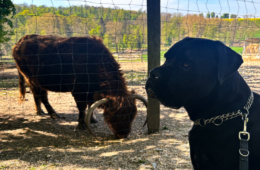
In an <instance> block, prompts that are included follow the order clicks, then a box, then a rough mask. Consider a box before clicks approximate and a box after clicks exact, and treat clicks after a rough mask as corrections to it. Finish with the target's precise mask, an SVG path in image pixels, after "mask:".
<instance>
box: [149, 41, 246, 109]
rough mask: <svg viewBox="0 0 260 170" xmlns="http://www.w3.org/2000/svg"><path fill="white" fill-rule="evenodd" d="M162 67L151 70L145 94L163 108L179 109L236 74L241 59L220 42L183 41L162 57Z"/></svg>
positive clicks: (207, 93) (202, 96) (198, 99)
mask: <svg viewBox="0 0 260 170" xmlns="http://www.w3.org/2000/svg"><path fill="white" fill-rule="evenodd" d="M165 58H166V61H165V63H164V64H163V65H162V66H160V67H157V68H155V69H153V70H152V71H151V72H150V77H149V79H148V81H147V84H146V90H147V93H148V94H149V95H150V96H152V97H155V98H157V99H158V100H160V102H161V103H162V104H164V105H165V106H169V107H172V108H180V107H182V106H185V105H187V104H190V103H193V101H200V100H201V99H203V98H205V97H206V96H207V95H209V94H210V93H211V92H212V91H213V90H214V88H215V87H216V86H217V85H218V86H219V85H220V86H221V85H223V84H224V83H225V82H226V81H228V80H229V79H230V77H232V75H233V74H234V73H235V72H237V69H238V68H239V66H240V65H241V64H242V62H243V60H242V57H241V56H240V55H239V54H237V53H236V52H234V51H233V50H231V49H230V48H229V47H227V46H225V45H224V44H223V43H221V42H219V41H212V40H208V39H200V38H185V39H183V40H181V41H179V42H178V43H176V44H175V45H174V46H173V47H171V48H170V49H169V50H168V51H167V52H166V53H165Z"/></svg>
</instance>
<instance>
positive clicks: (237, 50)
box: [231, 47, 243, 54]
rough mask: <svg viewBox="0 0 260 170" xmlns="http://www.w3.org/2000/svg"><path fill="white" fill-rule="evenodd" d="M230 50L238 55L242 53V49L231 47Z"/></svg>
mask: <svg viewBox="0 0 260 170" xmlns="http://www.w3.org/2000/svg"><path fill="white" fill-rule="evenodd" d="M231 49H232V50H234V51H235V52H237V53H238V54H242V53H243V47H231Z"/></svg>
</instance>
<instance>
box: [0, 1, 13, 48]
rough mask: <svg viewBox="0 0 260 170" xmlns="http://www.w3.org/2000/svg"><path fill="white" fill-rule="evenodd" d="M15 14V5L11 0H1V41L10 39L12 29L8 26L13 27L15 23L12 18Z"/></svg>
mask: <svg viewBox="0 0 260 170" xmlns="http://www.w3.org/2000/svg"><path fill="white" fill-rule="evenodd" d="M14 14H15V7H14V5H13V3H12V1H11V0H0V43H3V42H6V41H8V40H9V39H10V38H9V36H10V35H12V31H10V30H8V27H10V28H13V23H12V21H11V19H10V15H11V18H12V17H13V15H14Z"/></svg>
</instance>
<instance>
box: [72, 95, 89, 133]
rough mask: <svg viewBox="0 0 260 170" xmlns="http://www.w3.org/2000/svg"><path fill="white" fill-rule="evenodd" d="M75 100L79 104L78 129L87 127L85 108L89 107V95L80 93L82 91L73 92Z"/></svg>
mask: <svg viewBox="0 0 260 170" xmlns="http://www.w3.org/2000/svg"><path fill="white" fill-rule="evenodd" d="M73 96H74V99H75V102H76V104H77V107H78V109H79V119H78V122H79V123H78V126H77V128H78V129H83V130H85V129H87V126H86V123H85V110H86V108H87V96H86V94H80V93H73Z"/></svg>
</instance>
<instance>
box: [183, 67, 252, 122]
mask: <svg viewBox="0 0 260 170" xmlns="http://www.w3.org/2000/svg"><path fill="white" fill-rule="evenodd" d="M250 93H251V90H250V88H249V87H248V85H247V84H246V82H245V80H244V79H243V78H242V77H241V75H240V74H239V73H238V72H236V73H234V74H233V76H232V77H231V78H229V79H228V80H226V81H225V82H224V83H223V84H221V85H217V86H216V88H215V89H213V90H212V92H211V94H210V95H208V96H207V97H206V98H204V99H202V100H200V101H197V102H194V103H191V104H189V105H186V106H184V107H185V109H186V110H187V112H188V114H189V116H190V119H191V120H193V121H194V120H196V119H201V118H203V119H207V118H211V117H213V116H217V115H222V114H225V113H228V112H233V111H237V110H239V109H242V108H243V107H244V106H245V104H246V103H247V100H248V97H249V96H250Z"/></svg>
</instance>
